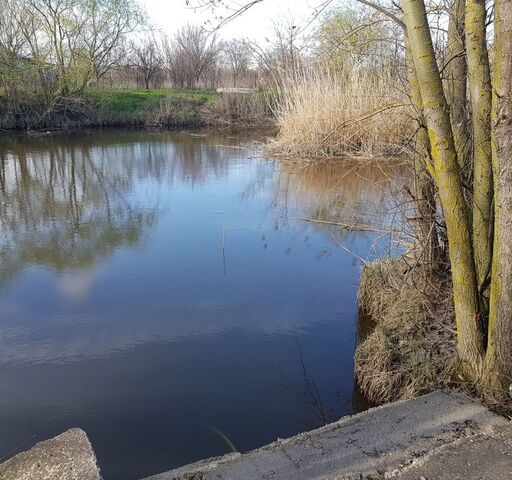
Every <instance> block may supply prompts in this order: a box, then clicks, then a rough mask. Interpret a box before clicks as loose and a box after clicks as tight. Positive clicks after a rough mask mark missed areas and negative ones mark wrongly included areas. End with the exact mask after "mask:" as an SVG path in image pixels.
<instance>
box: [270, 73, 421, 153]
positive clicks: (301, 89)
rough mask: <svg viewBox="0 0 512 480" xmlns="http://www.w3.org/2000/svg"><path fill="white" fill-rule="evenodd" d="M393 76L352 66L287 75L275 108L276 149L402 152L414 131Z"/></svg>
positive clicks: (292, 150)
mask: <svg viewBox="0 0 512 480" xmlns="http://www.w3.org/2000/svg"><path fill="white" fill-rule="evenodd" d="M398 83H399V82H398V80H397V78H395V76H394V75H392V74H391V73H390V72H388V71H386V70H385V69H380V70H379V72H378V73H377V72H375V71H371V70H369V69H361V68H357V67H353V68H352V69H350V71H349V72H343V73H335V72H332V71H329V70H321V69H320V70H318V69H317V70H313V69H312V70H308V71H303V72H301V73H299V74H296V75H295V76H293V77H291V78H288V79H285V80H284V81H283V82H282V86H281V87H280V95H279V96H278V102H277V107H276V117H277V124H278V127H279V135H278V136H277V138H276V139H275V141H274V142H272V144H271V145H270V149H271V151H272V152H273V153H275V154H284V155H298V156H347V155H350V156H365V157H382V156H400V155H403V154H404V149H405V147H407V146H408V144H409V141H410V138H411V137H412V135H413V123H412V122H411V117H410V114H409V107H408V106H407V98H406V96H405V95H404V94H402V93H400V92H399V91H398V90H397V88H396V87H397V84H398Z"/></svg>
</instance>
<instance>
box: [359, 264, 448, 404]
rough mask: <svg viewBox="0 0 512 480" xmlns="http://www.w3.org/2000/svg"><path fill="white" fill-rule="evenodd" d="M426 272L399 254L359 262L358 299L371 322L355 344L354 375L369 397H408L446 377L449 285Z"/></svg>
mask: <svg viewBox="0 0 512 480" xmlns="http://www.w3.org/2000/svg"><path fill="white" fill-rule="evenodd" d="M431 275H435V276H434V277H432V276H431ZM431 275H425V273H424V271H423V270H422V269H420V268H419V267H411V266H409V264H408V260H407V259H406V258H405V257H400V258H388V259H383V260H378V261H375V262H371V263H366V264H365V265H364V267H363V271H362V275H361V283H360V288H359V302H360V305H361V308H362V309H363V311H364V312H365V313H366V314H367V315H369V317H370V319H371V320H372V321H373V322H374V328H373V329H372V331H371V333H370V334H369V335H368V336H367V337H366V339H364V340H363V341H362V343H361V344H360V345H359V346H358V348H357V351H356V375H357V379H358V383H359V386H360V388H361V390H362V392H363V393H364V394H365V395H366V396H367V397H368V399H370V400H371V401H373V402H376V403H385V402H391V401H396V400H399V399H406V398H413V397H416V396H418V395H421V394H424V393H427V392H430V391H433V390H436V389H443V388H446V387H447V386H448V385H449V384H451V382H452V379H451V376H452V375H451V370H452V368H451V367H452V362H453V359H454V357H455V340H456V338H455V327H454V314H453V301H452V296H451V288H450V285H449V279H448V276H447V275H441V274H431Z"/></svg>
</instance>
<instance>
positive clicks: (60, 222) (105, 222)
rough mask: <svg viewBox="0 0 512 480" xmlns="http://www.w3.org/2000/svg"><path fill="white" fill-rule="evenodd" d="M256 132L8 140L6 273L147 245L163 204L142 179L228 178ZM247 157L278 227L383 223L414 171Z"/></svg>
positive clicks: (2, 185)
mask: <svg viewBox="0 0 512 480" xmlns="http://www.w3.org/2000/svg"><path fill="white" fill-rule="evenodd" d="M246 140H250V138H247V137H246V136H242V137H236V138H231V137H226V136H225V135H222V134H219V135H216V134H209V135H207V136H205V137H200V138H197V137H195V136H192V135H187V134H169V135H166V134H160V133H159V134H148V133H147V132H144V133H138V132H127V133H115V134H112V133H108V132H107V133H94V134H92V135H80V136H68V137H60V136H59V137H46V136H43V137H36V138H27V137H15V138H14V139H12V138H11V139H3V140H2V144H0V228H1V230H2V240H1V241H0V256H1V261H2V265H1V267H0V275H1V276H2V277H3V278H4V279H8V278H11V277H12V276H13V275H14V274H15V273H16V272H17V271H20V270H21V269H22V268H23V266H24V265H25V264H37V265H44V266H46V267H50V268H52V269H55V270H58V271H62V270H65V269H70V268H73V269H79V268H88V267H91V266H93V265H94V264H95V263H96V262H97V261H98V259H100V258H104V257H106V256H108V255H110V254H111V253H112V252H113V251H114V250H115V249H116V248H117V247H119V246H122V245H138V244H140V242H141V239H142V237H143V233H144V231H145V230H147V228H149V227H151V225H152V224H153V222H154V221H155V219H156V210H155V209H149V210H148V209H147V208H146V207H147V206H139V205H136V204H131V203H130V201H129V200H128V199H129V198H131V197H130V195H129V194H130V193H131V192H133V190H134V187H135V184H136V183H138V182H143V181H149V182H155V183H166V184H169V185H173V184H175V183H182V184H183V183H184V184H189V185H192V186H195V185H201V184H204V183H205V182H206V181H210V180H212V178H213V179H222V178H224V177H226V176H227V175H228V171H229V169H230V168H232V167H233V165H234V164H233V161H236V162H243V161H246V160H247V161H249V159H250V157H251V156H252V155H254V152H251V151H250V150H240V149H238V148H237V147H238V146H239V145H240V143H241V142H242V141H246ZM219 145H224V146H225V147H220V146H219ZM232 147H234V148H232ZM238 165H241V167H240V168H241V169H242V170H243V171H242V175H246V176H247V174H248V173H247V172H251V173H250V175H251V178H250V179H249V180H248V181H247V183H246V186H245V188H244V189H243V190H242V192H241V199H242V200H253V201H254V200H255V199H257V198H261V199H262V201H263V202H265V203H264V204H266V205H268V209H269V211H270V212H271V213H273V214H275V213H277V218H276V219H275V225H274V227H275V228H280V227H281V226H283V225H285V224H286V222H287V217H307V218H311V219H319V220H328V221H344V222H357V223H363V222H365V223H380V222H382V220H383V219H384V218H385V216H386V214H387V211H388V210H389V208H390V207H391V206H392V205H391V201H390V192H391V190H392V189H393V188H392V184H393V182H397V183H399V184H400V185H401V184H402V183H403V182H402V180H401V179H400V178H399V177H400V176H406V175H407V174H406V169H405V168H402V169H400V168H396V167H395V168H394V169H392V168H390V167H385V168H382V167H376V166H375V165H366V166H364V165H363V166H361V165H354V164H353V163H352V164H351V163H346V162H333V163H321V164H317V165H313V166H310V167H307V168H299V167H298V166H294V165H291V164H286V163H275V164H273V165H274V166H273V167H270V168H269V162H267V161H264V160H263V161H261V162H258V163H252V164H251V167H250V169H249V170H247V171H246V170H245V169H243V163H239V164H238ZM234 175H236V172H235V173H234ZM241 178H244V177H241ZM234 209H237V210H238V209H239V207H238V206H234ZM312 227H313V228H315V229H319V230H322V231H325V228H326V227H325V226H321V225H312Z"/></svg>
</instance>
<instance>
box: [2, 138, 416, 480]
mask: <svg viewBox="0 0 512 480" xmlns="http://www.w3.org/2000/svg"><path fill="white" fill-rule="evenodd" d="M258 138H260V137H255V138H254V139H258ZM251 140H253V138H251V137H250V136H249V137H245V136H239V137H236V138H233V137H228V136H225V135H220V134H219V135H213V134H212V135H208V136H204V137H202V136H201V137H198V136H192V135H189V134H185V133H181V134H147V133H136V132H135V133H134V132H128V133H126V132H118V133H103V134H101V133H94V134H90V135H74V136H68V137H37V138H27V137H18V138H14V139H5V138H4V139H2V140H1V142H0V189H1V192H0V231H1V240H0V279H1V283H0V301H1V302H2V312H1V314H0V385H1V387H2V388H1V391H0V431H1V432H8V435H2V436H0V456H1V455H2V454H4V453H6V452H8V451H10V449H12V448H14V447H15V446H16V445H18V444H19V443H21V442H23V441H25V440H26V439H27V438H29V437H31V436H32V435H33V434H34V433H37V434H39V435H40V437H39V438H37V439H36V440H39V439H40V438H41V437H48V436H50V435H52V434H55V433H58V431H60V430H63V429H65V428H68V427H70V426H76V425H78V426H82V427H83V428H85V429H86V430H87V431H88V433H89V434H90V436H91V438H92V440H93V443H94V445H95V448H96V449H97V453H98V456H99V458H100V463H101V464H102V466H103V467H104V470H105V471H104V474H105V477H106V478H109V479H113V480H115V479H116V478H118V479H121V478H122V479H130V478H133V479H135V478H139V477H142V476H145V475H149V474H152V473H156V472H158V471H161V470H164V469H169V468H171V467H174V466H178V465H181V464H184V463H187V462H191V461H194V460H197V459H198V458H201V457H205V456H211V455H218V454H222V453H225V451H226V448H227V446H226V444H225V442H224V440H223V439H222V436H219V435H218V434H216V433H215V432H216V431H221V432H223V433H224V434H225V435H226V436H227V437H228V438H230V440H232V441H233V443H234V444H235V445H236V446H237V447H238V448H239V449H241V450H247V449H250V448H255V447H257V446H259V445H261V444H263V443H266V442H268V441H271V440H273V439H275V438H276V437H277V436H281V437H284V436H287V435H291V434H294V433H296V432H298V431H300V430H302V429H304V428H309V427H312V426H318V425H319V424H321V423H324V422H325V421H330V420H333V419H335V418H336V417H337V416H340V415H342V414H345V413H350V412H351V411H352V408H353V407H352V399H353V397H352V388H353V364H352V362H353V360H352V357H353V350H354V344H355V331H356V330H355V313H356V305H355V303H356V302H355V292H356V288H357V278H358V273H359V271H358V268H359V267H358V265H357V262H355V261H354V257H353V256H351V255H350V254H348V253H347V252H346V251H343V250H341V249H339V248H337V246H336V244H334V243H333V241H332V238H331V235H332V233H336V234H337V235H338V237H340V236H341V234H340V232H339V230H338V229H337V228H336V227H335V226H333V225H324V224H315V223H308V222H305V221H302V220H296V219H299V218H300V219H316V220H327V221H332V222H334V221H343V222H353V223H363V222H364V223H367V222H372V223H379V222H389V215H388V210H389V208H390V207H391V206H392V200H391V197H390V192H391V190H393V188H394V187H393V185H394V184H398V185H397V187H396V188H400V187H399V184H400V183H401V182H402V177H403V176H406V172H405V171H404V170H403V169H391V168H386V169H383V168H376V167H371V166H362V167H361V166H358V167H355V166H354V165H349V164H340V163H337V164H332V163H328V164H324V165H318V166H315V167H313V168H308V169H302V168H299V167H298V166H296V165H291V164H284V163H280V162H276V161H272V160H270V159H265V158H263V157H262V155H261V153H260V152H259V151H258V149H257V148H255V147H254V148H253V147H250V148H241V147H242V145H245V144H246V142H248V141H251ZM343 235H344V237H343V242H344V243H346V245H347V247H348V248H349V249H350V250H351V251H353V252H355V253H357V254H358V255H360V256H363V257H364V256H366V255H367V254H368V252H369V251H370V250H371V248H372V245H373V242H374V240H375V235H374V234H373V233H371V232H354V233H352V234H348V233H347V232H345V233H344V234H343ZM211 427H213V428H211Z"/></svg>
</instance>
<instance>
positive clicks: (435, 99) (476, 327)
mask: <svg viewBox="0 0 512 480" xmlns="http://www.w3.org/2000/svg"><path fill="white" fill-rule="evenodd" d="M402 8H403V11H404V20H405V25H406V27H407V37H408V40H409V44H410V47H411V52H412V57H413V61H414V66H415V70H416V74H417V76H418V83H419V86H420V93H421V98H422V102H423V109H424V114H425V118H426V121H427V127H428V135H429V139H430V146H431V152H432V158H433V162H434V177H435V181H436V184H437V187H438V190H439V198H440V201H441V206H442V208H443V212H444V218H445V221H446V228H447V233H448V247H449V254H450V264H451V272H452V281H453V296H454V304H455V319H456V324H457V352H458V356H459V359H460V361H461V363H462V365H463V368H464V370H465V372H466V374H468V375H469V376H470V377H471V378H478V377H479V375H480V374H481V368H482V359H483V355H484V341H483V335H482V331H481V323H480V318H479V309H478V289H477V281H476V272H475V265H474V260H473V252H472V238H471V228H470V221H469V215H468V212H467V207H466V203H465V199H464V192H463V187H462V181H461V177H460V170H459V164H458V161H457V152H456V150H455V143H454V138H453V132H452V126H451V122H450V110H449V107H448V103H447V101H446V97H445V94H444V91H443V85H442V81H441V76H440V73H439V68H438V66H437V62H436V57H435V52H434V47H433V44H432V37H431V35H430V29H429V25H428V20H427V13H426V9H425V3H424V0H402Z"/></svg>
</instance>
